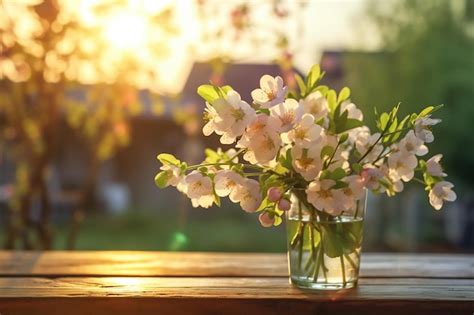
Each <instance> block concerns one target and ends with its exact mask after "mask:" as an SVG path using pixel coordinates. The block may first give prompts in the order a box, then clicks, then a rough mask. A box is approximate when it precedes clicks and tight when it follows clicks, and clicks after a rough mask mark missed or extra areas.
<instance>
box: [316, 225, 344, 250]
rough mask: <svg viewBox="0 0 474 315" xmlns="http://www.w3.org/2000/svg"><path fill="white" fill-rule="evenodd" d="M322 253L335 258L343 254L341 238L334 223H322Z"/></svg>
mask: <svg viewBox="0 0 474 315" xmlns="http://www.w3.org/2000/svg"><path fill="white" fill-rule="evenodd" d="M321 227H322V234H323V247H324V253H325V254H326V255H327V256H329V257H331V258H336V257H339V256H341V255H342V254H343V247H342V240H341V237H340V235H339V233H337V229H336V228H337V227H336V224H327V225H322V226H321Z"/></svg>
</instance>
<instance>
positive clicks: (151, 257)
mask: <svg viewBox="0 0 474 315" xmlns="http://www.w3.org/2000/svg"><path fill="white" fill-rule="evenodd" d="M361 268H362V270H361V279H360V282H359V286H358V287H357V288H355V289H350V290H341V291H330V292H321V291H318V292H314V291H307V290H300V289H297V288H295V287H293V286H291V285H290V284H289V283H288V277H287V272H288V271H287V262H286V257H285V255H284V254H226V253H160V252H43V253H40V252H1V251H0V314H2V315H16V314H28V315H31V314H67V315H75V314H114V315H117V314H231V315H233V314H246V315H251V314H259V315H265V314H318V315H323V314H331V315H337V314H345V315H347V314H364V315H371V314H377V315H378V314H384V315H385V314H388V315H390V314H397V315H398V314H404V315H409V314H417V315H418V314H449V315H455V314H468V315H471V314H473V312H474V258H473V256H471V255H426V254H425V255H399V254H364V255H363V261H362V266H361Z"/></svg>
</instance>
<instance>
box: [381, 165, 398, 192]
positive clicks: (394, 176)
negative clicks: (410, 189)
mask: <svg viewBox="0 0 474 315" xmlns="http://www.w3.org/2000/svg"><path fill="white" fill-rule="evenodd" d="M385 169H386V171H385V173H387V174H386V177H385V179H384V180H385V183H386V184H388V186H389V187H388V188H385V187H384V188H383V189H382V190H381V191H380V192H383V191H385V192H386V193H387V195H388V196H389V197H391V196H394V195H395V194H396V193H399V192H402V191H403V186H404V185H403V182H402V179H401V178H400V175H399V174H398V173H397V171H395V170H393V169H390V168H386V167H385Z"/></svg>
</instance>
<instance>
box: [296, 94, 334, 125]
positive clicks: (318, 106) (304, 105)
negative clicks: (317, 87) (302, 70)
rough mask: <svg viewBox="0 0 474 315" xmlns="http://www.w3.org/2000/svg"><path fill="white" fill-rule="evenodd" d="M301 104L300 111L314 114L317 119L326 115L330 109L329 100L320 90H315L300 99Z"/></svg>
mask: <svg viewBox="0 0 474 315" xmlns="http://www.w3.org/2000/svg"><path fill="white" fill-rule="evenodd" d="M300 105H301V106H300V108H299V110H300V111H302V112H303V113H306V114H311V115H313V117H314V118H315V119H316V120H318V119H320V118H322V117H325V116H326V115H327V114H328V111H329V107H328V101H327V100H326V98H325V97H324V96H323V95H322V94H321V92H319V91H316V92H313V93H311V94H309V95H308V96H306V97H305V98H304V99H302V100H300Z"/></svg>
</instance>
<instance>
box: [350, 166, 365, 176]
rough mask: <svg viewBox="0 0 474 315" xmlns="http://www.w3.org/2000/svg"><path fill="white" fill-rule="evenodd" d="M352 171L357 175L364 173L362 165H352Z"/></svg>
mask: <svg viewBox="0 0 474 315" xmlns="http://www.w3.org/2000/svg"><path fill="white" fill-rule="evenodd" d="M351 167H352V170H353V171H354V172H356V173H357V174H360V172H362V169H363V168H362V165H360V164H359V163H352V166H351Z"/></svg>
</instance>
